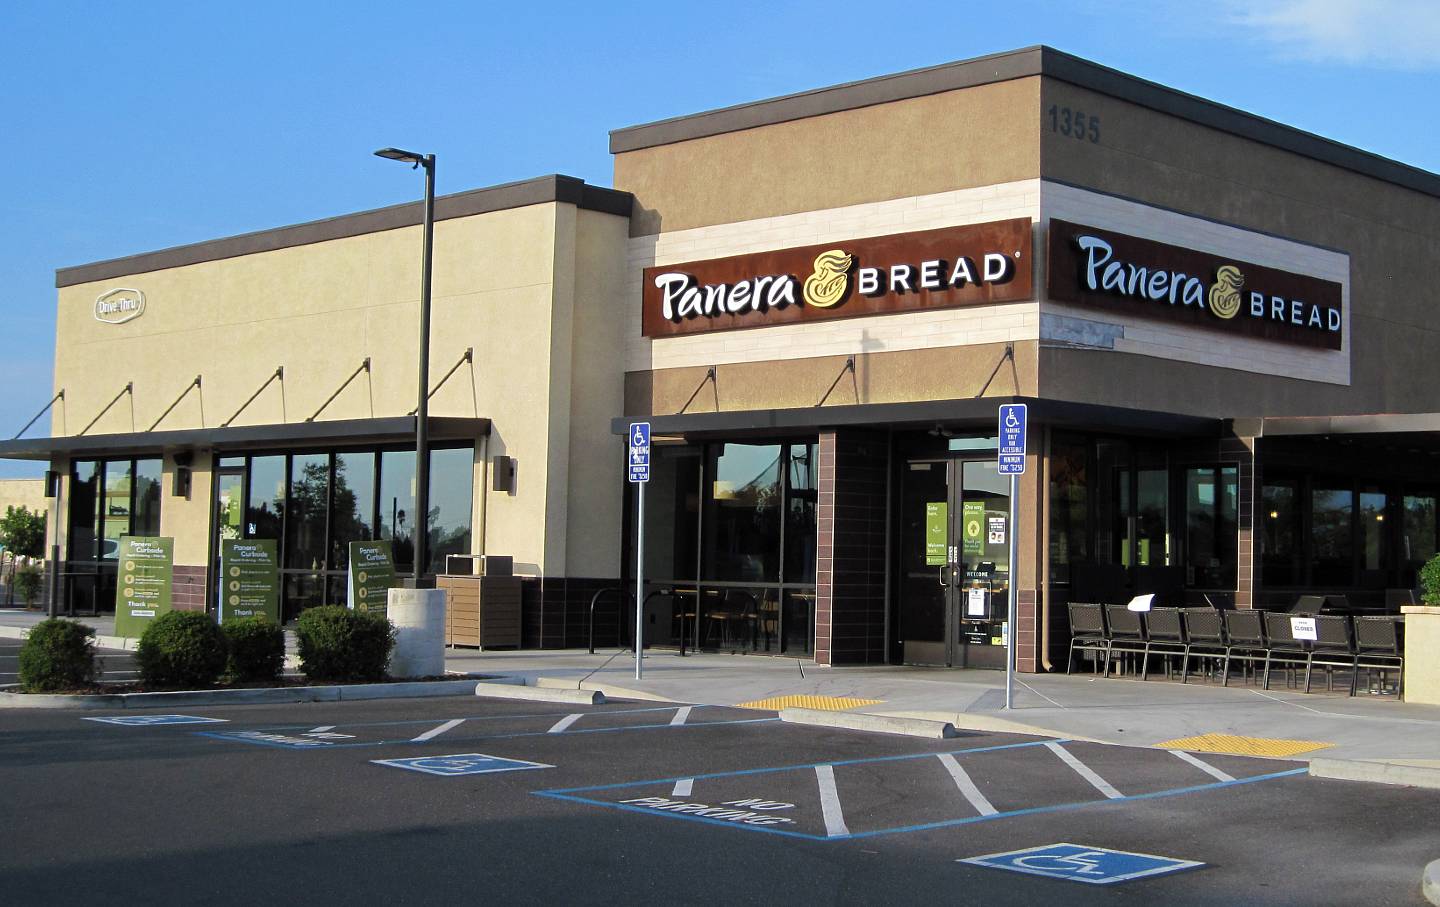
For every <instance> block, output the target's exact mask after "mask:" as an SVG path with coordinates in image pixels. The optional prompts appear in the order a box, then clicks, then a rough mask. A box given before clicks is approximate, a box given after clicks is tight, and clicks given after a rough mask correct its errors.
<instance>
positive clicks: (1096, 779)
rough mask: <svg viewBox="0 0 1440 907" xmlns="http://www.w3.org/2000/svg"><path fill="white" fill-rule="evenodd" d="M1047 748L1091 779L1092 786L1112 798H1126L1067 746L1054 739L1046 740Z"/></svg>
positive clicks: (1088, 779)
mask: <svg viewBox="0 0 1440 907" xmlns="http://www.w3.org/2000/svg"><path fill="white" fill-rule="evenodd" d="M1045 748H1046V749H1048V750H1049V751H1050V752H1052V753H1054V754H1055V755H1057V756H1059V757H1060V761H1061V762H1064V763H1065V764H1066V765H1068V766H1070V767H1071V768H1073V769H1074V770H1075V774H1077V775H1079V776H1080V777H1082V778H1084V779H1085V780H1086V781H1089V782H1090V786H1091V787H1093V788H1095V789H1096V790H1098V791H1099V792H1100V793H1102V794H1104V795H1105V796H1107V797H1109V798H1110V799H1111V800H1123V799H1124V798H1125V795H1124V794H1122V793H1120V792H1119V791H1118V790H1116V789H1115V788H1114V787H1112V786H1111V784H1110V782H1109V781H1106V780H1105V779H1104V778H1102V777H1100V776H1099V775H1097V774H1096V773H1095V770H1094V769H1092V768H1090V766H1088V765H1086V764H1085V763H1083V762H1081V761H1080V760H1079V759H1076V758H1075V755H1074V754H1073V753H1071V752H1070V751H1069V750H1067V749H1065V747H1063V746H1061V745H1060V744H1058V743H1055V742H1053V741H1049V742H1046V744H1045Z"/></svg>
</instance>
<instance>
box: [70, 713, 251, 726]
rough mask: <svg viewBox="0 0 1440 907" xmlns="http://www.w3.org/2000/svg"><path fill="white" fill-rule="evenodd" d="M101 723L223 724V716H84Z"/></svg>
mask: <svg viewBox="0 0 1440 907" xmlns="http://www.w3.org/2000/svg"><path fill="white" fill-rule="evenodd" d="M84 720H86V721H99V722H101V723H102V724H123V725H128V726H130V727H150V726H151V725H156V724H224V723H225V720H226V719H224V718H201V717H199V716H198V715H121V716H118V717H115V718H86V719H84Z"/></svg>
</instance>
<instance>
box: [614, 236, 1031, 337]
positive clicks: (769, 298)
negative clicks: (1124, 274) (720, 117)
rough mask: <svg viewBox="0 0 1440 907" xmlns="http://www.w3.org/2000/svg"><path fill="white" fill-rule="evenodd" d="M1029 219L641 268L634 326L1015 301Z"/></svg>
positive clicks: (662, 333) (693, 325)
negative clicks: (639, 304)
mask: <svg viewBox="0 0 1440 907" xmlns="http://www.w3.org/2000/svg"><path fill="white" fill-rule="evenodd" d="M1030 246H1031V243H1030V220H1029V219H1028V218H1017V219H1015V220H1007V221H997V222H994V223H988V224H975V225H971V226H964V227H946V228H944V229H940V230H927V231H924V232H919V233H899V234H894V235H891V236H875V237H870V238H868V239H856V240H851V241H848V242H838V243H837V242H831V243H825V244H823V245H818V246H805V247H803V248H795V249H780V250H777V251H773V252H758V253H754V254H751V255H736V256H732V257H730V258H716V259H711V260H709V261H697V262H689V263H687V264H676V265H665V266H663V267H654V268H646V269H645V273H644V285H643V292H642V296H643V299H642V304H643V309H642V317H641V331H642V333H643V334H644V335H645V336H646V337H668V336H672V335H675V334H692V333H699V332H704V331H723V330H731V329H734V328H749V327H767V326H770V325H776V324H794V323H796V322H808V321H821V320H826V319H834V318H853V317H856V316H860V315H885V314H891V313H895V312H911V311H920V310H923V309H943V308H954V307H956V306H967V305H990V304H992V303H1001V302H1019V301H1022V300H1028V299H1030V298H1031V297H1032V295H1033V289H1034V287H1033V281H1032V279H1031V267H1030V251H1031V249H1030Z"/></svg>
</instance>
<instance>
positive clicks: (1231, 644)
mask: <svg viewBox="0 0 1440 907" xmlns="http://www.w3.org/2000/svg"><path fill="white" fill-rule="evenodd" d="M1222 614H1223V615H1224V617H1225V666H1224V668H1223V669H1222V673H1223V678H1222V680H1221V682H1220V685H1221V686H1227V687H1228V686H1229V685H1230V662H1231V661H1232V660H1234V661H1239V662H1240V663H1241V665H1242V666H1243V667H1245V668H1246V669H1249V668H1251V667H1254V665H1255V664H1256V663H1257V662H1261V661H1264V660H1265V657H1266V653H1267V652H1268V651H1269V644H1268V643H1267V641H1266V639H1265V620H1264V618H1263V617H1262V616H1261V615H1262V612H1260V611H1253V610H1250V609H1248V608H1237V609H1236V610H1234V611H1224V612H1222Z"/></svg>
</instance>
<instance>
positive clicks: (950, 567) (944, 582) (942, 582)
mask: <svg viewBox="0 0 1440 907" xmlns="http://www.w3.org/2000/svg"><path fill="white" fill-rule="evenodd" d="M954 569H955V565H954V564H944V565H942V566H941V567H940V585H941V586H949V585H950V583H949V582H948V581H947V580H946V579H945V571H946V570H954Z"/></svg>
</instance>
